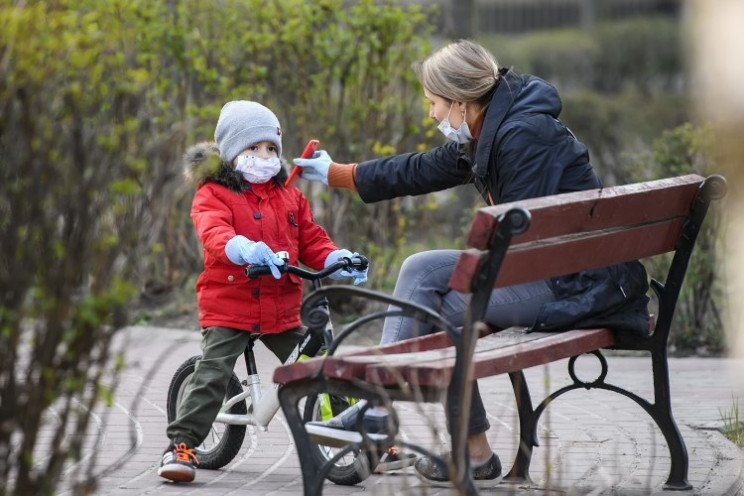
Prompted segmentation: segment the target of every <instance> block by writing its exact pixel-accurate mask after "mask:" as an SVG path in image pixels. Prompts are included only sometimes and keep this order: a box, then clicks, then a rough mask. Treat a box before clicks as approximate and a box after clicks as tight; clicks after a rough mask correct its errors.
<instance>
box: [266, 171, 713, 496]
mask: <svg viewBox="0 0 744 496" xmlns="http://www.w3.org/2000/svg"><path fill="white" fill-rule="evenodd" d="M725 192H726V183H725V180H724V179H723V178H722V177H720V176H711V177H709V178H707V179H706V178H703V177H700V176H697V175H686V176H680V177H676V178H671V179H662V180H658V181H649V182H643V183H637V184H630V185H625V186H617V187H608V188H602V189H596V190H589V191H582V192H576V193H567V194H562V195H555V196H549V197H543V198H535V199H531V200H525V201H520V202H513V203H508V204H503V205H497V206H493V207H485V208H481V209H480V210H478V212H477V214H476V216H475V219H474V221H473V224H472V227H471V230H470V233H469V237H468V245H469V246H471V247H472V249H470V250H466V251H464V252H463V253H462V255H461V256H460V259H459V261H458V264H457V267H456V269H455V272H454V273H453V276H452V278H451V280H450V287H451V288H453V289H455V290H458V291H462V292H466V293H472V298H471V302H470V306H469V310H468V319H467V320H468V321H467V322H466V324H465V326H464V327H463V329H462V332H456V331H455V330H454V329H452V328H451V327H449V326H448V325H447V324H446V323H444V322H442V319H441V318H440V317H439V316H438V315H437V314H435V313H434V312H432V311H430V310H428V309H426V308H422V307H419V306H417V305H414V304H411V303H409V302H405V301H399V300H396V299H394V298H392V297H390V296H387V295H384V294H381V293H378V292H375V291H371V290H367V289H362V288H355V287H350V286H329V287H326V288H323V289H321V290H320V291H317V292H314V293H311V294H309V295H308V296H307V298H306V301H305V303H304V304H303V322H304V323H305V324H307V325H309V326H311V327H312V326H315V325H318V323H315V322H313V316H312V315H307V314H306V312H305V309H307V308H312V306H313V303H314V302H315V301H316V300H315V299H316V298H324V297H332V296H333V295H340V294H343V295H344V296H345V297H349V296H359V297H363V298H372V299H375V300H377V301H380V302H382V303H386V304H389V303H392V304H394V305H396V306H398V307H400V312H402V313H403V314H405V315H409V316H412V317H414V318H417V319H418V320H420V321H422V322H428V323H437V324H438V325H440V327H441V328H442V329H443V331H441V332H438V333H435V334H430V335H428V336H423V337H420V338H415V339H411V340H408V341H402V342H398V343H393V344H390V345H387V346H377V347H370V348H366V349H364V350H362V351H358V352H355V353H350V354H344V355H334V354H333V352H334V351H335V349H336V347H337V345H338V343H340V342H341V341H342V340H343V339H344V338H345V337H346V335H348V333H350V332H352V331H354V330H355V329H357V328H358V327H359V326H361V325H363V324H364V323H366V322H368V321H370V320H371V319H373V318H380V317H382V316H384V314H385V313H386V312H380V313H379V314H375V315H371V316H365V317H363V318H362V319H361V322H355V323H353V324H351V325H349V326H348V327H347V328H346V329H345V330H344V331H343V332H342V333H340V334H339V336H337V338H336V341H335V342H334V346H333V347H332V349H331V350H329V354H328V356H326V357H324V358H323V357H321V358H314V359H311V360H305V361H300V362H297V363H294V364H292V365H286V366H282V367H279V368H277V369H276V371H275V373H274V381H275V382H277V383H278V384H280V387H279V398H280V401H281V406H282V409H283V412H284V415H285V416H286V418H287V420H288V423H289V425H290V428H291V430H292V434H293V437H294V439H295V442H296V445H297V450H298V453H308V452H309V450H310V446H311V443H313V442H317V441H319V440H320V441H323V440H325V441H324V443H328V444H329V445H331V444H332V442H333V439H332V436H331V437H324V433H323V432H318V431H317V430H316V431H313V429H312V428H309V427H308V428H306V427H305V426H304V425H303V421H302V418H301V416H300V413H299V411H298V402H299V401H300V400H301V399H302V398H304V397H307V396H311V397H312V395H316V394H319V393H322V392H329V393H332V394H337V395H343V396H349V397H357V398H365V399H368V400H369V403H370V404H375V405H387V406H390V405H391V402H393V401H426V402H439V401H442V398H443V397H444V396H445V394H446V399H447V408H448V409H449V415H448V420H449V427H450V432H451V434H452V453H453V455H455V456H453V463H452V464H451V465H450V473H451V474H453V476H452V479H453V482H452V483H453V485H454V486H455V487H456V488H457V489H458V491H459V492H460V493H461V494H475V493H477V490H476V489H475V486H474V484H473V482H472V480H471V478H470V475H469V470H468V461H467V456H466V451H467V449H466V432H467V430H466V425H464V424H466V419H467V417H468V415H467V412H468V411H469V407H470V394H455V393H457V392H467V391H471V387H470V384H471V383H470V381H471V380H473V379H478V378H483V377H489V376H494V375H498V374H508V375H509V378H510V380H511V383H512V386H513V390H514V394H515V399H516V404H517V408H518V414H519V426H520V448H519V449H518V450H517V454H516V457H515V460H514V462H513V464H512V466H511V469H510V471H509V472H508V473H507V474H506V476H505V480H507V481H509V480H511V481H517V482H524V481H529V468H530V460H531V456H532V450H533V447H535V446H537V445H538V442H537V424H538V420H539V418H540V415H541V414H542V413H543V411H544V410H545V408H546V407H547V406H548V404H549V403H550V402H551V401H553V400H555V399H556V398H557V397H558V396H560V395H562V394H564V393H566V392H568V391H571V390H574V389H580V388H585V389H589V388H597V389H604V390H608V391H614V392H617V393H619V394H622V395H624V396H626V397H628V398H630V399H632V400H633V401H635V402H636V403H637V404H638V405H640V406H641V407H642V408H643V409H644V410H645V411H646V412H647V413H648V414H649V415H650V416H651V418H652V419H653V420H654V422H655V423H656V424H657V425H658V427H659V429H660V430H661V432H662V433H663V435H664V439H665V440H666V443H667V445H668V448H669V452H670V455H671V468H670V472H669V476H668V478H667V481H666V484H665V486H664V487H665V489H677V490H685V489H691V485H690V484H689V482H688V480H687V473H688V455H687V449H686V447H685V443H684V440H683V439H682V436H681V434H680V431H679V429H678V428H677V424H676V422H675V420H674V417H673V416H672V409H671V399H670V387H669V371H668V366H667V338H668V335H669V329H670V325H671V322H672V317H673V314H674V310H675V306H676V302H677V298H678V296H679V292H680V289H681V286H682V282H683V280H684V277H685V272H686V270H687V266H688V262H689V259H690V255H691V253H692V249H693V246H694V244H695V240H696V237H697V234H698V231H699V229H700V227H701V224H702V222H703V219H704V217H705V215H706V212H707V210H708V206H709V203H710V202H711V200H714V199H718V198H722V197H723V196H724V195H725ZM668 252H674V256H673V257H671V263H670V264H669V268H668V272H667V274H666V279H665V282H664V283H663V284H662V283H660V282H658V281H656V280H652V281H651V287H652V289H653V290H654V292H655V293H656V296H657V298H658V316H656V318H655V323H654V322H651V323H650V330H649V331H650V332H649V336H648V337H640V336H635V337H631V336H629V335H626V334H622V333H616V332H614V331H613V330H612V329H580V330H579V329H577V330H568V331H564V332H527V329H525V328H509V329H505V330H501V331H498V332H492V331H493V330H492V329H490V328H488V326H487V325H485V324H484V323H483V322H482V319H483V316H484V315H485V310H486V305H487V303H488V296H489V294H490V291H491V289H492V288H493V287H494V286H497V287H498V286H509V285H513V284H518V283H524V282H528V281H533V280H539V279H545V278H549V277H555V276H559V275H565V274H572V273H575V272H579V271H582V270H587V269H591V268H598V267H604V266H609V265H613V264H616V263H621V262H625V261H630V260H636V259H644V258H647V257H653V256H657V255H662V254H665V253H668ZM318 327H319V328H322V324H321V325H320V326H318ZM604 349H610V350H642V351H647V352H649V354H650V359H651V362H652V366H653V367H652V370H653V378H652V379H653V387H654V396H653V402H650V401H648V400H646V399H644V398H642V397H640V396H638V395H637V394H635V393H633V392H631V391H628V390H626V389H623V388H620V387H618V386H616V385H613V384H609V383H606V382H605V377H606V375H607V367H608V364H607V361H606V360H605V359H604V357H603V355H602V353H601V351H602V350H604ZM585 353H591V354H594V355H596V356H597V358H598V359H599V361H600V364H601V372H600V374H599V376H598V378H597V379H596V380H594V381H593V382H584V381H582V380H580V379H579V378H577V376H576V374H575V371H574V362H575V359H576V357H578V356H579V355H582V354H585ZM565 358H570V360H569V362H568V367H569V374H570V376H571V378H572V381H573V383H572V384H571V385H569V386H567V387H564V388H562V389H560V390H558V391H555V392H553V393H552V394H550V395H549V396H548V397H546V398H545V399H544V400H542V402H541V403H539V404H538V406H537V407H536V408H535V407H533V403H532V398H531V395H530V391H529V390H528V387H527V382H526V380H525V376H524V374H523V370H525V369H527V368H529V367H534V366H536V365H541V364H546V363H549V362H553V361H557V360H561V359H565ZM455 398H456V400H455ZM486 408H488V405H486ZM394 412H395V410H394V408H392V409H391V413H392V416H393V419H394V420H396V422H393V423H394V424H395V425H394V426H393V428H392V430H391V432H390V433H389V435H388V436H384V435H379V434H378V435H372V434H368V433H361V434H359V433H356V432H352V433H348V432H346V433H345V435H346V436H347V439H345V440H341V439H340V438H339V440H338V443H337V446H345V447H344V448H343V451H344V452H348V451H350V450H357V449H360V448H365V449H369V448H370V447H372V446H376V447H378V448H381V449H384V447H386V446H389V445H391V444H398V445H402V446H405V447H407V448H412V449H414V450H416V451H419V452H422V453H427V454H431V453H428V452H427V451H426V450H425V449H423V448H421V447H420V446H416V445H413V444H409V443H405V442H403V441H402V440H400V439H396V438H395V434H396V430H397V417H396V416H395V413H394ZM458 412H459V415H458ZM458 418H459V419H465V420H464V421H460V422H458V421H457V419H458ZM327 430H332V429H327ZM300 463H301V468H302V476H303V484H304V491H305V494H306V495H313V496H315V495H318V494H321V492H322V487H323V482H324V480H323V479H324V474H325V470H324V468H323V467H318V466H316V462H315V460H314V459H313V458H312V457H308V456H300Z"/></svg>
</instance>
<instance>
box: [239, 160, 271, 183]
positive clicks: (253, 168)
mask: <svg viewBox="0 0 744 496" xmlns="http://www.w3.org/2000/svg"><path fill="white" fill-rule="evenodd" d="M281 168H282V166H281V163H280V162H279V157H271V158H261V157H255V156H253V155H240V156H238V159H237V164H236V165H235V170H237V171H238V172H240V173H242V174H243V178H244V179H245V180H246V181H248V182H249V183H254V184H263V183H265V182H266V181H268V180H269V179H271V178H272V177H274V176H276V175H277V173H279V171H280V170H281Z"/></svg>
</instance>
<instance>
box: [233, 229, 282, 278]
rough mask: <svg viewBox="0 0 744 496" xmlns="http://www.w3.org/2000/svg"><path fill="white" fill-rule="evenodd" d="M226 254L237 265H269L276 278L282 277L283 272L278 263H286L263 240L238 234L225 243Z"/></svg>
mask: <svg viewBox="0 0 744 496" xmlns="http://www.w3.org/2000/svg"><path fill="white" fill-rule="evenodd" d="M225 255H227V258H229V259H230V261H231V262H232V263H234V264H235V265H245V264H258V265H268V266H269V269H270V270H271V275H272V276H274V279H279V278H280V277H282V274H281V273H280V272H279V269H277V268H276V267H277V266H278V265H284V260H282V259H281V258H279V257H278V256H277V255H276V253H274V252H273V251H271V248H269V247H268V245H267V244H266V243H264V242H263V241H259V242H258V243H256V242H255V241H251V240H250V239H248V238H246V237H245V236H241V235H240V234H238V235H237V236H234V237H233V238H231V239H230V241H228V242H227V244H226V245H225Z"/></svg>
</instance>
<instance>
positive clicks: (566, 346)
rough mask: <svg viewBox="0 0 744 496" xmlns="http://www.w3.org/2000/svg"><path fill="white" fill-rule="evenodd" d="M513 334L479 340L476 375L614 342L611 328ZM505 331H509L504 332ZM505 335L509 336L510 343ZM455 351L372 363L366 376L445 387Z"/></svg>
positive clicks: (518, 331)
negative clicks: (428, 357) (438, 356)
mask: <svg viewBox="0 0 744 496" xmlns="http://www.w3.org/2000/svg"><path fill="white" fill-rule="evenodd" d="M510 331H512V333H511V335H504V334H503V333H496V334H493V335H490V336H486V337H484V338H481V339H479V340H478V343H477V345H476V350H475V353H474V354H473V363H474V373H475V377H476V378H481V377H489V376H492V375H497V374H503V373H506V372H515V371H518V370H523V369H527V368H529V367H534V366H536V365H541V364H544V363H549V362H553V361H556V360H560V359H562V358H569V357H572V356H575V355H580V354H582V353H586V352H589V351H593V350H596V349H599V348H604V347H608V346H612V345H613V344H614V343H615V337H614V333H613V332H612V331H611V330H609V329H582V330H572V331H566V332H558V333H545V332H533V333H526V328H519V329H510ZM503 332H506V331H503ZM505 338H506V339H508V341H507V342H504V341H505ZM450 350H452V353H451V354H449V355H448V356H446V357H443V358H442V359H439V360H436V359H434V360H424V359H421V360H416V359H415V357H411V360H410V363H409V364H407V365H406V364H400V363H396V364H394V365H393V367H392V368H391V367H390V364H388V363H387V362H381V363H379V364H377V365H369V366H368V367H367V373H366V375H365V377H364V379H365V381H366V382H369V383H371V384H381V385H393V384H397V383H398V382H399V380H400V378H401V377H402V378H403V379H404V380H405V381H406V382H408V383H409V384H410V385H420V386H435V387H441V388H445V387H447V385H448V384H449V382H450V378H451V376H452V370H453V368H454V365H455V358H454V349H453V348H450Z"/></svg>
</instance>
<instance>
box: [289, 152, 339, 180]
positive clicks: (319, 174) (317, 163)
mask: <svg viewBox="0 0 744 496" xmlns="http://www.w3.org/2000/svg"><path fill="white" fill-rule="evenodd" d="M332 161H333V160H332V159H331V156H330V155H328V152H326V151H325V150H319V151H317V152H315V153H313V156H312V158H296V159H294V163H295V165H297V166H299V167H302V178H303V179H307V180H309V181H317V182H321V183H323V184H325V185H326V186H328V169H329V168H330V167H331V162H332Z"/></svg>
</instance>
